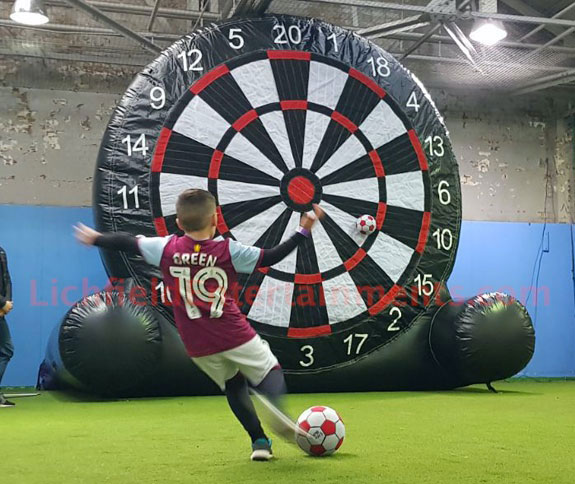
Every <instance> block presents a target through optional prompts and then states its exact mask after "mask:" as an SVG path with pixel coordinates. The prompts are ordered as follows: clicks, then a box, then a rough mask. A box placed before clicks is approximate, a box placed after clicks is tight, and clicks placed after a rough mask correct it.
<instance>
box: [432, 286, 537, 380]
mask: <svg viewBox="0 0 575 484" xmlns="http://www.w3.org/2000/svg"><path fill="white" fill-rule="evenodd" d="M429 344H430V349H431V352H432V355H433V359H434V360H435V361H436V362H437V364H439V365H440V366H441V367H442V368H443V369H444V370H445V372H447V373H448V374H450V375H452V377H453V378H454V379H456V380H457V381H459V382H460V385H461V386H463V385H471V384H474V383H486V384H489V383H491V382H494V381H498V380H503V379H505V378H510V377H512V376H514V375H516V374H517V373H519V372H520V371H521V370H523V369H524V368H525V367H526V366H527V364H528V363H529V361H531V358H532V357H533V354H534V352H535V329H534V327H533V323H532V321H531V317H530V316H529V313H528V312H527V309H526V308H525V306H523V305H522V304H521V303H520V302H519V301H517V299H515V298H514V297H512V296H510V295H508V294H504V293H500V292H493V293H488V294H480V295H478V296H475V297H473V298H471V299H469V300H467V301H465V302H462V303H458V304H448V305H445V306H444V307H442V308H441V309H440V310H439V311H437V313H436V314H435V315H434V316H433V320H432V322H431V327H430V333H429Z"/></svg>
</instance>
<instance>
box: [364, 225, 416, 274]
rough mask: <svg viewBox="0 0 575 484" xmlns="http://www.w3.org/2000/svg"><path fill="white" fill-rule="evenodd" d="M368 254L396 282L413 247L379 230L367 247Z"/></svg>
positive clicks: (407, 262) (409, 257) (407, 263)
mask: <svg viewBox="0 0 575 484" xmlns="http://www.w3.org/2000/svg"><path fill="white" fill-rule="evenodd" d="M368 255H369V257H371V258H372V259H373V261H374V262H375V263H376V264H377V265H378V266H379V267H380V268H381V269H382V270H383V271H384V272H385V273H386V274H387V275H388V276H389V277H390V278H391V279H392V281H393V282H397V281H398V280H399V278H400V277H401V275H402V274H403V272H404V271H405V269H407V266H408V265H409V263H410V261H411V257H412V256H413V249H411V248H409V247H408V246H407V245H405V244H404V243H402V242H400V241H399V240H396V239H394V238H393V237H390V236H389V235H387V234H385V233H383V232H379V233H378V234H377V237H376V239H375V242H374V243H373V245H372V246H371V247H370V249H369V252H368Z"/></svg>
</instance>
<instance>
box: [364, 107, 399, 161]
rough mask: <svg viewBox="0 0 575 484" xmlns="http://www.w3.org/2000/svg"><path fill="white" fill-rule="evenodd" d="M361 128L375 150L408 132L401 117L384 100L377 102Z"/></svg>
mask: <svg viewBox="0 0 575 484" xmlns="http://www.w3.org/2000/svg"><path fill="white" fill-rule="evenodd" d="M359 129H360V131H361V132H362V133H363V134H364V135H365V136H366V137H367V139H368V140H369V142H370V143H371V145H372V146H373V149H375V150H376V149H378V148H380V147H382V146H384V145H386V144H387V143H389V142H390V141H393V140H394V139H395V138H397V137H399V136H401V135H403V134H405V133H406V132H407V130H406V129H405V126H404V125H403V122H402V121H401V119H399V117H398V116H397V115H396V114H395V113H394V112H393V110H392V109H391V108H390V107H389V105H388V104H387V103H386V102H383V101H381V102H379V103H378V104H376V106H375V108H373V110H372V111H371V113H369V116H368V117H367V118H366V119H365V120H364V122H363V123H361V125H360V126H359Z"/></svg>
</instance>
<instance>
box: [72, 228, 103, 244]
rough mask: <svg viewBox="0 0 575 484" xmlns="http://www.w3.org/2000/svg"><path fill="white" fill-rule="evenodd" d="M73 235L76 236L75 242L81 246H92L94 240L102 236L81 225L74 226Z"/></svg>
mask: <svg viewBox="0 0 575 484" xmlns="http://www.w3.org/2000/svg"><path fill="white" fill-rule="evenodd" d="M74 235H75V236H76V240H77V241H78V242H80V243H81V244H84V245H94V244H95V243H96V239H97V238H98V237H100V235H102V234H101V233H100V232H96V231H95V230H94V229H92V228H90V227H87V226H86V225H84V224H82V223H78V225H76V226H74Z"/></svg>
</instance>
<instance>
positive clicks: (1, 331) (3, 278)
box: [0, 247, 14, 408]
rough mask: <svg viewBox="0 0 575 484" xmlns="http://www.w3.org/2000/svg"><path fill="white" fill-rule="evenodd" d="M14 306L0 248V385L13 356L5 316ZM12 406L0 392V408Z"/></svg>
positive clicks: (10, 285) (5, 262)
mask: <svg viewBox="0 0 575 484" xmlns="http://www.w3.org/2000/svg"><path fill="white" fill-rule="evenodd" d="M13 307H14V304H13V303H12V280H11V279H10V273H9V272H8V260H7V258H6V252H4V249H3V248H2V247H0V385H1V384H2V377H3V376H4V372H5V371H6V367H7V366H8V362H9V361H10V359H11V358H12V356H13V355H14V346H13V345H12V338H11V336H10V330H9V329H8V323H7V322H6V318H5V316H6V315H7V314H8V313H9V312H10V311H12V308H13ZM13 406H14V404H13V403H12V402H9V401H8V400H6V398H4V395H3V394H2V393H1V392H0V408H10V407H13Z"/></svg>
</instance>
